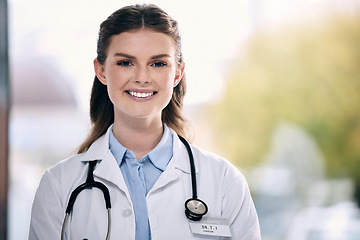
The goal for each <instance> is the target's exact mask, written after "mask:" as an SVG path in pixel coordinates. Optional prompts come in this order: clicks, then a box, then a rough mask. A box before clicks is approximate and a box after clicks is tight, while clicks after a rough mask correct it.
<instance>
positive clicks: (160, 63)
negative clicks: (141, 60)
mask: <svg viewBox="0 0 360 240" xmlns="http://www.w3.org/2000/svg"><path fill="white" fill-rule="evenodd" d="M151 66H152V67H166V66H167V64H166V62H163V61H156V62H154V63H153V64H151Z"/></svg>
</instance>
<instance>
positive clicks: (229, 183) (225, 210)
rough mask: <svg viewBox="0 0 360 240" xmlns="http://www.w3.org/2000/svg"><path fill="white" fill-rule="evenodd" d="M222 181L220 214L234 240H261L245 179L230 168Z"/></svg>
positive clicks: (256, 217)
mask: <svg viewBox="0 0 360 240" xmlns="http://www.w3.org/2000/svg"><path fill="white" fill-rule="evenodd" d="M228 170H229V171H228V172H227V173H226V174H227V175H228V176H225V181H224V188H223V189H224V192H223V196H224V200H223V206H222V214H223V216H225V217H226V218H227V219H228V221H229V225H230V229H231V234H232V238H231V239H236V240H261V235H260V226H259V220H258V216H257V213H256V209H255V205H254V202H253V200H252V197H251V195H250V190H249V187H248V184H247V182H246V179H245V177H244V176H243V175H242V174H241V173H240V172H239V171H237V169H235V167H233V166H231V167H230V168H229V169H228Z"/></svg>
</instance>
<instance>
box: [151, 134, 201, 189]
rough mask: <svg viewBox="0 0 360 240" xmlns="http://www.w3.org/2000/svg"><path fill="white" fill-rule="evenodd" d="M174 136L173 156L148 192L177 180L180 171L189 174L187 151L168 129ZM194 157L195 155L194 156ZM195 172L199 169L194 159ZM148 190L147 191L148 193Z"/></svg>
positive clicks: (175, 135)
mask: <svg viewBox="0 0 360 240" xmlns="http://www.w3.org/2000/svg"><path fill="white" fill-rule="evenodd" d="M170 131H172V134H173V136H174V141H173V157H172V159H171V160H170V162H169V164H168V166H167V167H166V169H165V171H164V172H163V173H162V174H161V175H160V177H159V179H158V180H157V181H156V183H155V184H154V186H153V187H152V189H151V190H150V192H152V191H156V190H157V189H159V188H162V187H164V186H166V185H167V184H169V183H171V182H173V181H175V180H177V179H178V178H179V177H180V174H181V172H183V173H187V174H190V172H191V171H190V163H189V155H188V152H187V150H186V148H185V146H184V145H183V143H182V142H181V141H180V139H179V138H178V136H177V134H176V133H175V131H174V130H172V129H170ZM194 157H195V156H194ZM195 168H196V173H198V171H199V169H198V167H197V163H196V160H195ZM150 192H149V193H150Z"/></svg>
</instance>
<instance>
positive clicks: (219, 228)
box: [189, 218, 231, 237]
mask: <svg viewBox="0 0 360 240" xmlns="http://www.w3.org/2000/svg"><path fill="white" fill-rule="evenodd" d="M189 225H190V230H191V232H192V233H196V234H201V235H208V236H220V237H231V231H230V226H229V225H228V224H227V222H226V220H225V219H216V218H203V219H201V220H200V221H198V222H194V221H190V222H189Z"/></svg>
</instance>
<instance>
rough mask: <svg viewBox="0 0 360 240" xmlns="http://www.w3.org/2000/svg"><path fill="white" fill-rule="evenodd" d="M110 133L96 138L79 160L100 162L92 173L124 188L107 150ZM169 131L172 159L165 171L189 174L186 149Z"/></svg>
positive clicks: (117, 167) (113, 159) (197, 170)
mask: <svg viewBox="0 0 360 240" xmlns="http://www.w3.org/2000/svg"><path fill="white" fill-rule="evenodd" d="M110 131H111V127H109V129H108V130H107V132H106V133H105V134H104V135H102V136H101V137H100V138H98V139H97V140H96V141H95V142H94V143H93V144H92V145H91V146H90V148H89V149H88V151H87V152H86V153H84V155H83V156H82V157H81V158H80V161H82V162H88V161H93V160H98V161H100V163H99V164H98V166H97V167H96V169H95V171H94V174H95V175H98V176H99V177H102V178H104V179H106V180H109V181H111V182H114V183H117V185H120V186H126V185H125V181H124V179H123V178H122V177H121V174H119V172H120V169H119V166H118V165H117V162H116V160H115V158H114V156H113V155H112V154H111V152H110V149H109V134H110ZM170 131H171V134H172V135H173V158H172V159H171V160H170V163H169V165H168V166H167V168H166V169H167V170H170V169H169V168H175V169H179V170H181V171H182V172H184V173H188V174H190V173H191V171H190V163H189V155H188V152H187V150H186V147H185V146H184V144H183V143H182V142H181V141H180V139H179V137H178V135H177V134H176V132H175V131H174V130H172V129H170ZM193 154H194V160H195V169H196V173H198V172H199V167H198V164H197V161H196V156H195V153H193ZM110 171H111V172H114V171H116V173H117V174H116V173H112V174H110ZM118 171H119V172H118ZM165 172H166V170H165ZM165 172H164V173H165ZM120 186H119V187H120ZM125 189H126V187H125Z"/></svg>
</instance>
